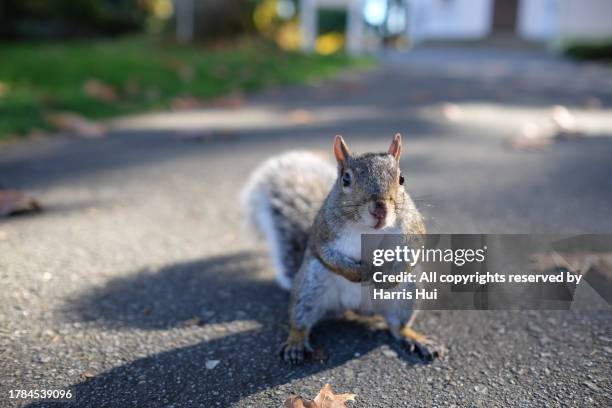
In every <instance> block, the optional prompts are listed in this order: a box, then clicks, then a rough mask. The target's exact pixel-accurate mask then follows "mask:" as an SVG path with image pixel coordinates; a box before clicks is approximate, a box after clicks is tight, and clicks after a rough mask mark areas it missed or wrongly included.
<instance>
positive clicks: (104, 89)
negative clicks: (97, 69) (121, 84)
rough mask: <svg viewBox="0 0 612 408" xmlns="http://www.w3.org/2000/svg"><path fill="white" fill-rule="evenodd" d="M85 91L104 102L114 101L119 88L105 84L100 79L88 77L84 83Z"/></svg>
mask: <svg viewBox="0 0 612 408" xmlns="http://www.w3.org/2000/svg"><path fill="white" fill-rule="evenodd" d="M83 90H84V91H85V93H86V94H87V95H89V96H91V97H92V98H95V99H98V100H101V101H103V102H114V101H116V100H117V96H118V95H117V90H116V89H115V88H114V87H112V86H110V85H107V84H105V83H104V82H102V81H100V80H98V79H88V80H87V81H85V84H84V85H83Z"/></svg>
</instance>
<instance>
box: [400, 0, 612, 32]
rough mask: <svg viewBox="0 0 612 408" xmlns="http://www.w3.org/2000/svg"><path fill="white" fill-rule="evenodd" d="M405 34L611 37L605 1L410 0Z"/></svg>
mask: <svg viewBox="0 0 612 408" xmlns="http://www.w3.org/2000/svg"><path fill="white" fill-rule="evenodd" d="M409 4H410V12H409V15H410V24H409V36H410V37H411V38H412V39H413V40H416V41H420V40H426V39H459V38H461V39H480V38H485V37H487V36H490V35H495V34H498V33H499V34H506V35H507V34H514V35H516V36H517V37H519V38H524V39H528V40H540V41H548V40H552V39H557V38H606V37H612V1H610V0H412V1H410V2H409Z"/></svg>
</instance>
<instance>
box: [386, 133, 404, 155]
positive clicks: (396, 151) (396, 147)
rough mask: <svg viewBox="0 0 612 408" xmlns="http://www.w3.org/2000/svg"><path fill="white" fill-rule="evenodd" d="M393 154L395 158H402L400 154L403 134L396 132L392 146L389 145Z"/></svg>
mask: <svg viewBox="0 0 612 408" xmlns="http://www.w3.org/2000/svg"><path fill="white" fill-rule="evenodd" d="M388 153H389V154H390V155H391V156H393V157H395V160H398V161H399V159H400V155H401V154H402V135H400V134H399V133H396V134H395V136H393V141H392V142H391V146H389V152H388Z"/></svg>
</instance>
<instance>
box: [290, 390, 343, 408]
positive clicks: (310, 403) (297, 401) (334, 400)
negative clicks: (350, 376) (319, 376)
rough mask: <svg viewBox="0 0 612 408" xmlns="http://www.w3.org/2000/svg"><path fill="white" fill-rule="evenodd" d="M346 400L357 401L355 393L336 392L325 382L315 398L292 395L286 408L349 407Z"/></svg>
mask: <svg viewBox="0 0 612 408" xmlns="http://www.w3.org/2000/svg"><path fill="white" fill-rule="evenodd" d="M346 401H355V394H334V391H333V390H332V388H331V385H329V384H325V386H324V387H323V388H321V391H319V393H318V394H317V396H316V397H315V399H314V400H305V399H303V398H302V397H300V396H299V395H291V396H289V398H287V399H286V400H285V403H284V404H283V407H284V408H347V405H346V404H345V402H346Z"/></svg>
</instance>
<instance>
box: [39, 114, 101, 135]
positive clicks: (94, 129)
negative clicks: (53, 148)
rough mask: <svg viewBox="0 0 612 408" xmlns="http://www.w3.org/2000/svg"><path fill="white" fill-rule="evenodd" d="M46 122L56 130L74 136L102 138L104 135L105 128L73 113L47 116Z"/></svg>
mask: <svg viewBox="0 0 612 408" xmlns="http://www.w3.org/2000/svg"><path fill="white" fill-rule="evenodd" d="M47 121H48V122H49V123H50V124H51V125H52V126H54V127H55V128H56V129H58V130H60V131H62V132H66V133H69V134H72V135H75V136H82V137H103V136H104V135H105V133H106V126H104V125H102V124H100V123H96V122H92V121H90V120H89V119H87V118H85V117H84V116H81V115H79V114H77V113H73V112H58V113H53V114H50V115H47Z"/></svg>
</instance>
